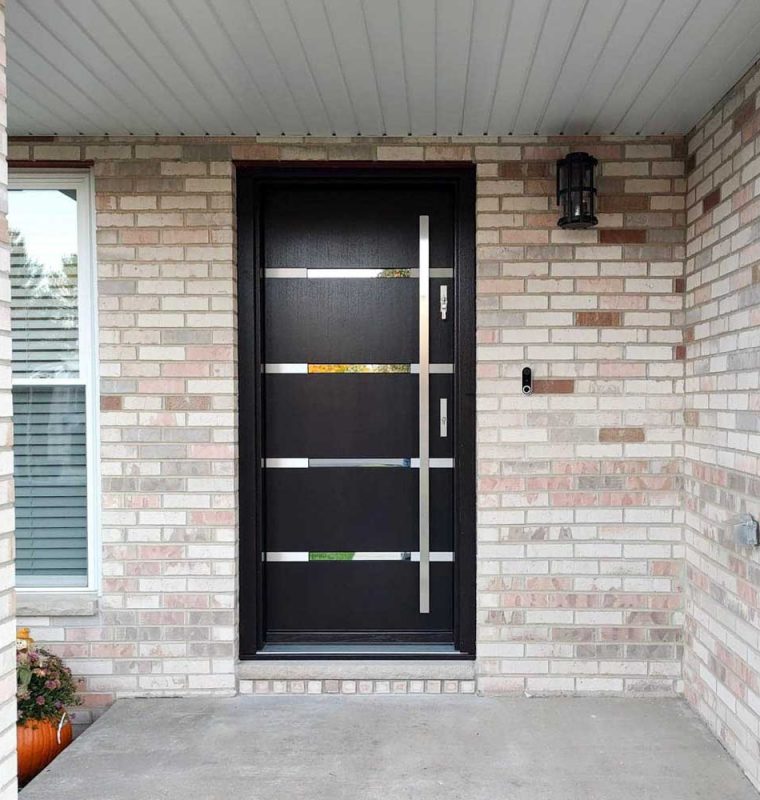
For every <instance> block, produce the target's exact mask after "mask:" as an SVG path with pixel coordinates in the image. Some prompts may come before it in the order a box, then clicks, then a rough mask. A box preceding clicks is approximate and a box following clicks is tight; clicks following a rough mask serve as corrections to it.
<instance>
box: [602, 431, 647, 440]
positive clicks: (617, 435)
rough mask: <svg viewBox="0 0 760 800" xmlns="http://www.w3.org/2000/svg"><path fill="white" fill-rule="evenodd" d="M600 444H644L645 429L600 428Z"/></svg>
mask: <svg viewBox="0 0 760 800" xmlns="http://www.w3.org/2000/svg"><path fill="white" fill-rule="evenodd" d="M599 441H600V442H643V441H644V429H643V428H600V429H599Z"/></svg>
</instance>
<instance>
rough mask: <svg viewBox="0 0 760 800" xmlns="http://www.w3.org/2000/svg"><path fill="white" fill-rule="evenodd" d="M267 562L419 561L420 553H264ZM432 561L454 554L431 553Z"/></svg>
mask: <svg viewBox="0 0 760 800" xmlns="http://www.w3.org/2000/svg"><path fill="white" fill-rule="evenodd" d="M264 558H265V560H266V561H419V560H420V554H419V552H409V551H407V552H400V553H399V552H369V551H362V552H345V551H344V552H340V551H339V552H322V551H311V552H309V551H308V550H301V551H288V552H284V551H270V552H268V553H264ZM430 560H431V561H438V562H444V563H445V562H451V561H453V560H454V553H452V552H446V551H431V552H430Z"/></svg>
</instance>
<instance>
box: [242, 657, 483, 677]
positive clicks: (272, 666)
mask: <svg viewBox="0 0 760 800" xmlns="http://www.w3.org/2000/svg"><path fill="white" fill-rule="evenodd" d="M235 671H236V673H237V677H238V678H239V679H242V680H463V681H467V680H469V681H471V680H475V661H474V659H473V656H471V655H462V654H457V653H455V654H441V655H433V656H432V657H431V656H428V657H424V656H420V655H416V656H412V657H399V656H394V655H387V654H385V655H384V654H382V653H379V654H377V655H376V656H375V657H374V658H373V657H369V656H367V654H366V653H361V654H357V655H355V656H348V657H346V656H342V655H335V654H331V653H325V654H323V655H321V656H316V657H314V656H303V654H298V653H296V654H293V655H290V656H283V655H282V654H280V653H276V654H272V655H269V656H263V657H262V656H259V657H257V658H256V659H253V660H248V661H238V663H237V665H236V670H235Z"/></svg>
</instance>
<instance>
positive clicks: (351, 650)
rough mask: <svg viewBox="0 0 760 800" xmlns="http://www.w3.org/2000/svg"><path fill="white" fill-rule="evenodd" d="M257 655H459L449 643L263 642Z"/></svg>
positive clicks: (301, 656)
mask: <svg viewBox="0 0 760 800" xmlns="http://www.w3.org/2000/svg"><path fill="white" fill-rule="evenodd" d="M256 655H257V657H262V656H263V657H264V658H266V657H276V658H283V657H284V658H288V657H291V658H320V657H324V658H435V657H438V658H456V657H457V656H463V655H464V654H463V653H461V652H460V651H459V650H457V649H456V647H454V645H453V644H438V643H421V644H415V643H401V644H346V643H340V642H334V643H330V644H290V643H282V644H265V645H264V647H262V649H261V650H259V652H258V653H257V654H256Z"/></svg>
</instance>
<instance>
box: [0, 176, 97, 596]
mask: <svg viewBox="0 0 760 800" xmlns="http://www.w3.org/2000/svg"><path fill="white" fill-rule="evenodd" d="M18 189H21V190H24V189H27V190H35V189H37V190H44V189H49V190H57V189H72V190H75V191H76V193H77V292H78V304H77V313H78V318H77V323H78V325H77V328H78V330H77V345H78V350H79V351H78V357H79V375H78V377H76V378H48V377H40V378H15V377H13V376H12V386H13V387H16V386H55V385H58V386H84V388H85V404H86V437H87V444H86V454H87V494H86V496H87V581H86V583H84V584H76V585H75V584H67V583H65V582H61V577H62V576H56V575H49V576H44V575H38V576H34V575H24V576H19V575H16V588H17V589H18V590H20V591H23V592H24V593H27V592H29V593H34V592H38V593H47V594H50V593H51V592H55V593H58V592H64V593H67V594H69V593H83V592H94V591H98V589H99V586H100V429H99V421H98V403H99V396H100V393H99V390H98V387H99V375H98V308H97V296H98V295H97V260H96V249H95V248H96V244H95V203H94V185H93V175H92V170H91V169H76V170H72V169H67V170H63V169H60V170H59V169H35V168H17V169H11V170H10V171H9V175H8V190H9V195H10V192H12V191H14V190H18ZM9 201H10V198H9ZM9 204H10V202H9ZM9 304H10V305H12V298H10V299H9ZM11 373H12V371H11Z"/></svg>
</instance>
